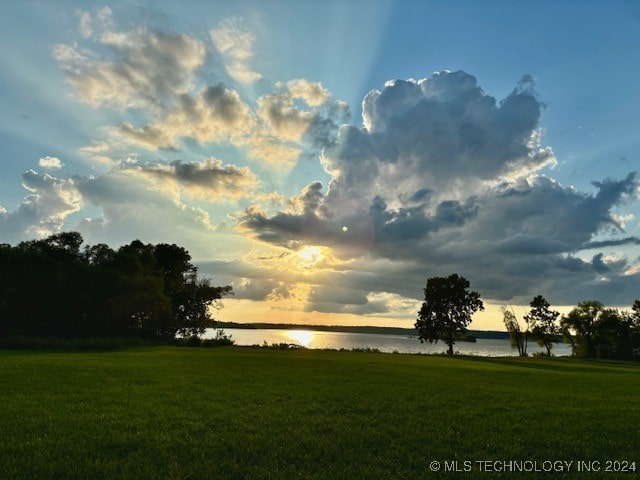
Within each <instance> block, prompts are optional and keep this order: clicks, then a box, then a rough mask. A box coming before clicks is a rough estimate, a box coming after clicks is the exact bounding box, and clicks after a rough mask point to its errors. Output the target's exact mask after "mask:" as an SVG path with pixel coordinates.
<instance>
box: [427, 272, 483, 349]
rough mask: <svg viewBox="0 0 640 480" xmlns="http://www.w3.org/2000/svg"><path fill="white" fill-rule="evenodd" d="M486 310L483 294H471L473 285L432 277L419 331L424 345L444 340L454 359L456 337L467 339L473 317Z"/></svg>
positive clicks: (457, 279) (452, 278)
mask: <svg viewBox="0 0 640 480" xmlns="http://www.w3.org/2000/svg"><path fill="white" fill-rule="evenodd" d="M478 310H484V305H483V303H482V300H480V294H479V293H478V292H474V291H470V290H469V281H468V280H467V279H466V278H464V277H461V276H459V275H457V274H455V273H454V274H453V275H450V276H448V277H432V278H429V279H428V280H427V286H426V287H425V288H424V303H423V304H422V308H420V311H419V312H418V319H417V320H416V324H415V327H416V329H417V330H418V338H420V341H421V342H425V341H427V342H429V343H432V342H437V341H438V340H442V341H443V342H445V343H446V344H447V345H448V347H449V349H448V351H447V353H448V354H449V355H453V344H454V343H455V340H456V337H458V336H460V335H464V333H465V332H466V329H467V325H469V323H471V316H472V315H473V314H474V313H475V312H477V311H478Z"/></svg>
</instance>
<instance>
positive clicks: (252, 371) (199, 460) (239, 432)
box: [0, 347, 640, 480]
mask: <svg viewBox="0 0 640 480" xmlns="http://www.w3.org/2000/svg"><path fill="white" fill-rule="evenodd" d="M0 408H1V414H0V479H3V480H4V479H36V478H45V479H65V478H75V479H93V478H109V479H111V478H113V479H121V478H131V479H165V478H176V479H178V478H180V479H183V478H184V479H186V478H189V479H207V478H211V479H219V478H238V479H247V478H281V479H293V478H324V479H336V478H344V479H364V478H371V479H378V478H393V479H395V478H407V479H417V478H478V477H482V478H526V479H537V478H607V479H608V478H611V479H613V478H635V477H636V474H637V472H636V474H633V473H626V474H615V473H604V472H603V470H604V468H605V467H606V464H605V462H606V461H608V460H610V461H613V460H621V461H635V462H636V467H638V468H639V469H640V365H638V364H631V363H625V362H604V361H599V362H595V361H591V362H587V361H580V360H574V359H549V360H547V359H538V358H536V359H518V358H513V359H482V358H463V357H455V358H445V357H432V356H408V355H407V356H405V355H384V354H366V353H356V352H323V351H313V350H291V351H281V350H271V349H258V348H253V349H252V348H236V347H233V348H217V349H203V348H178V347H155V348H154V347H149V348H141V349H136V350H123V351H118V352H105V353H41V352H39V353H29V352H18V351H0ZM454 460H457V461H458V468H459V469H464V466H465V464H464V461H468V462H473V463H472V471H471V472H470V473H468V474H461V473H444V462H445V461H447V462H453V461H454ZM479 460H497V461H500V462H502V461H510V460H515V461H526V460H529V461H537V462H538V467H539V468H541V467H543V466H548V465H549V464H543V463H542V462H544V461H562V460H565V461H573V462H574V464H573V465H572V467H571V471H570V472H569V473H566V472H564V473H563V472H556V471H554V472H549V473H548V474H545V473H541V472H538V473H526V472H524V473H511V474H509V473H507V474H504V473H503V474H502V475H498V474H496V473H495V472H493V473H486V474H484V475H483V474H481V473H480V472H479V471H478V470H479V465H478V464H477V463H475V462H476V461H479ZM579 460H582V461H593V460H598V461H600V462H602V463H601V465H600V470H601V471H600V472H598V473H595V474H585V473H582V472H578V471H577V464H576V463H575V462H577V461H579ZM432 461H439V462H441V464H440V465H441V471H440V472H439V473H438V474H436V473H433V472H431V471H430V468H429V465H430V462H432ZM450 465H451V464H450ZM465 475H466V476H465Z"/></svg>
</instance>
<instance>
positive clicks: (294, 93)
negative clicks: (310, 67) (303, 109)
mask: <svg viewBox="0 0 640 480" xmlns="http://www.w3.org/2000/svg"><path fill="white" fill-rule="evenodd" d="M286 86H287V89H288V90H289V93H290V94H291V97H292V98H294V99H300V100H304V101H305V102H306V103H307V105H309V106H310V107H319V106H321V105H324V104H325V103H326V102H327V101H328V100H329V99H330V98H331V93H330V92H329V90H327V89H326V88H324V87H323V86H322V84H321V83H320V82H310V81H309V80H305V79H304V78H297V79H295V80H289V81H288V82H287V83H286Z"/></svg>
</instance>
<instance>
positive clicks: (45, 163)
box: [38, 156, 63, 170]
mask: <svg viewBox="0 0 640 480" xmlns="http://www.w3.org/2000/svg"><path fill="white" fill-rule="evenodd" d="M38 165H40V167H42V168H48V169H52V170H54V169H61V168H62V167H63V163H62V161H61V160H60V159H59V158H57V157H49V156H46V157H42V158H41V159H40V160H38Z"/></svg>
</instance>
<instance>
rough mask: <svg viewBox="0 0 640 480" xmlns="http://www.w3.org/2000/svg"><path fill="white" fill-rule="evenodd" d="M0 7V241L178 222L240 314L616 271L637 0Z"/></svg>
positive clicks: (638, 37)
mask: <svg viewBox="0 0 640 480" xmlns="http://www.w3.org/2000/svg"><path fill="white" fill-rule="evenodd" d="M0 9H1V10H2V12H3V15H2V16H1V17H2V18H1V19H0V27H1V29H2V32H3V33H2V36H3V39H4V41H5V44H6V45H12V46H13V47H12V48H6V49H3V52H2V53H1V54H0V66H2V74H0V89H1V91H2V92H4V95H3V97H4V98H3V104H4V108H3V111H2V114H1V115H0V139H1V142H0V145H1V146H0V149H1V150H0V153H1V155H2V159H3V160H2V175H0V243H1V242H7V243H11V244H15V243H18V242H20V241H24V240H30V239H32V238H41V237H46V236H48V235H51V234H54V233H59V232H61V231H69V230H74V231H78V232H80V233H81V234H82V236H83V237H84V239H85V242H86V243H88V244H94V245H95V244H97V243H106V244H108V245H110V246H112V247H114V248H116V247H118V246H121V245H123V244H126V243H129V242H131V241H133V240H135V239H139V240H141V241H143V242H145V243H160V242H164V243H171V244H173V243H175V244H178V245H180V246H183V247H184V248H186V249H187V250H188V251H189V252H190V253H191V255H192V257H193V261H194V263H195V264H196V265H197V266H198V269H199V272H200V274H201V275H203V276H206V277H210V278H212V279H213V281H214V283H215V284H216V285H227V284H228V285H232V286H233V288H234V292H235V295H234V296H233V297H226V298H225V299H224V301H223V305H224V308H223V309H221V310H218V311H216V312H215V315H214V316H215V318H216V320H220V321H227V322H238V323H260V322H264V323H288V324H299V325H304V324H309V325H327V326H329V325H334V326H347V325H349V326H388V327H401V328H413V324H414V323H415V319H416V316H417V312H418V310H419V308H420V304H421V303H422V301H423V296H422V291H423V288H424V287H425V283H426V280H427V278H429V277H434V276H442V275H448V274H451V273H458V274H460V275H462V276H464V277H466V278H467V279H468V280H469V281H470V284H471V285H470V289H471V290H474V291H477V292H479V293H480V294H481V297H482V299H483V301H484V303H485V307H486V310H485V311H484V312H479V313H477V314H476V315H474V320H473V322H472V323H471V325H470V326H469V328H470V329H472V330H499V331H504V330H505V327H504V324H503V322H502V314H501V313H500V311H499V308H500V307H501V306H505V305H506V306H511V305H512V306H513V307H514V309H515V312H516V315H517V317H518V318H522V315H523V313H524V312H525V311H526V310H528V308H529V307H528V304H529V301H530V300H531V299H532V298H533V297H534V296H536V295H542V296H544V297H545V298H546V299H547V300H548V301H549V302H550V303H551V304H552V307H553V309H554V310H558V311H560V312H561V313H562V314H566V313H568V311H569V310H570V309H571V308H573V307H574V306H575V305H576V304H577V303H578V302H581V301H586V300H599V301H601V302H603V303H604V304H605V305H607V306H610V307H617V308H623V309H624V308H629V307H630V306H631V304H632V303H633V301H634V300H635V299H637V298H638V296H639V295H640V293H639V292H638V288H637V286H638V285H640V250H639V249H638V245H640V223H639V221H638V218H639V217H640V202H638V197H639V196H640V177H638V174H637V173H636V171H637V165H639V164H640V163H639V160H640V157H639V152H640V137H638V135H637V131H638V130H639V127H640V119H639V118H638V115H637V111H636V110H637V105H639V104H640V92H639V91H638V89H637V86H636V85H635V80H634V79H635V78H636V77H637V75H636V73H638V69H639V68H640V67H639V66H638V63H637V62H636V61H635V58H636V52H635V50H634V46H635V45H637V44H638V43H640V5H637V4H633V3H630V2H624V1H614V2H610V3H608V4H607V5H606V6H605V5H597V4H577V3H576V4H569V3H567V4H562V5H559V4H557V2H551V1H549V2H544V1H543V2H539V3H537V4H535V5H534V6H528V5H518V4H509V3H506V2H501V1H497V0H496V1H489V2H483V3H482V4H481V5H480V4H478V3H477V2H472V1H455V2H429V3H427V2H425V3H420V2H404V1H399V0H395V1H381V0H380V1H374V2H367V3H364V2H361V1H358V0H347V1H329V2H322V3H318V2H311V1H308V2H307V1H303V2H294V1H289V0H281V1H275V2H270V3H269V4H268V5H266V4H263V3H262V2H258V1H255V0H253V1H249V0H239V1H237V2H233V4H227V5H219V4H215V5H209V4H208V2H201V1H187V2H183V3H181V4H180V5H178V4H177V3H176V2H172V1H169V0H166V1H160V2H147V1H141V2H135V3H134V2H128V1H124V0H120V1H113V2H101V3H99V4H98V3H94V2H92V3H90V4H89V5H87V4H86V2H81V1H68V2H60V3H59V2H52V3H50V2H42V1H37V0H29V1H25V2H10V3H6V4H3V5H2V6H1V7H0ZM576 18H579V21H576Z"/></svg>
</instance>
